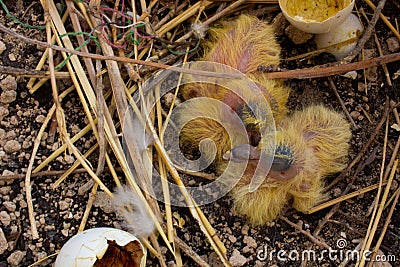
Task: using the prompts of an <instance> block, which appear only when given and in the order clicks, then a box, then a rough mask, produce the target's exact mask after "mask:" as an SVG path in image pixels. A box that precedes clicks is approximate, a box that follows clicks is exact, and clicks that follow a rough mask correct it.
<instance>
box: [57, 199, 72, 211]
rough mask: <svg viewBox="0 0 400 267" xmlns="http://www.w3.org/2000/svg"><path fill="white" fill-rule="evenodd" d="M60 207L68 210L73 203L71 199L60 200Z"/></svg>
mask: <svg viewBox="0 0 400 267" xmlns="http://www.w3.org/2000/svg"><path fill="white" fill-rule="evenodd" d="M58 205H59V208H60V210H66V209H68V208H69V206H70V205H71V200H70V199H69V201H68V200H61V201H60V202H58Z"/></svg>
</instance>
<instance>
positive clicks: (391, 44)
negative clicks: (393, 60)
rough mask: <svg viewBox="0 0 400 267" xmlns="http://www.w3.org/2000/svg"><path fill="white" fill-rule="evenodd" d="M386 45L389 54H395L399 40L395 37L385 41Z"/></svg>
mask: <svg viewBox="0 0 400 267" xmlns="http://www.w3.org/2000/svg"><path fill="white" fill-rule="evenodd" d="M386 44H387V46H388V49H389V51H390V52H392V53H393V52H396V51H397V50H399V47H400V45H399V40H398V39H397V38H396V37H390V38H387V39H386Z"/></svg>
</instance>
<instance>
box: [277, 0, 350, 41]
mask: <svg viewBox="0 0 400 267" xmlns="http://www.w3.org/2000/svg"><path fill="white" fill-rule="evenodd" d="M354 3H355V1H354V0H336V1H327V0H318V1H311V0H306V1H301V0H279V6H280V8H281V10H282V13H283V15H284V16H285V17H286V19H287V20H288V21H289V22H290V23H291V24H292V25H293V26H295V27H296V28H298V29H299V30H302V31H304V32H308V33H326V32H329V31H331V30H332V29H334V28H336V27H337V26H339V25H340V24H341V23H342V22H343V21H345V20H346V18H347V17H348V16H349V15H350V13H351V10H352V9H353V7H354Z"/></svg>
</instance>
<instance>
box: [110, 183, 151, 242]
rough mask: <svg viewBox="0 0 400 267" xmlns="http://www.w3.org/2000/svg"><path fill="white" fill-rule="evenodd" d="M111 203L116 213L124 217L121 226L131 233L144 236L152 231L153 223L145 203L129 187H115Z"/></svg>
mask: <svg viewBox="0 0 400 267" xmlns="http://www.w3.org/2000/svg"><path fill="white" fill-rule="evenodd" d="M112 204H113V206H114V209H115V212H116V214H117V215H120V216H122V217H123V218H124V220H125V224H124V225H123V226H124V227H125V228H126V229H127V230H128V231H129V232H130V233H132V234H133V235H135V236H137V237H146V236H149V235H150V234H151V233H152V232H153V231H154V229H155V225H154V222H153V220H152V219H151V218H150V216H149V215H148V213H147V211H146V208H145V204H144V203H143V202H142V200H141V199H140V198H139V197H138V195H137V193H136V192H135V191H134V190H133V189H131V188H130V187H128V186H124V187H121V188H116V190H115V193H114V198H113V199H112Z"/></svg>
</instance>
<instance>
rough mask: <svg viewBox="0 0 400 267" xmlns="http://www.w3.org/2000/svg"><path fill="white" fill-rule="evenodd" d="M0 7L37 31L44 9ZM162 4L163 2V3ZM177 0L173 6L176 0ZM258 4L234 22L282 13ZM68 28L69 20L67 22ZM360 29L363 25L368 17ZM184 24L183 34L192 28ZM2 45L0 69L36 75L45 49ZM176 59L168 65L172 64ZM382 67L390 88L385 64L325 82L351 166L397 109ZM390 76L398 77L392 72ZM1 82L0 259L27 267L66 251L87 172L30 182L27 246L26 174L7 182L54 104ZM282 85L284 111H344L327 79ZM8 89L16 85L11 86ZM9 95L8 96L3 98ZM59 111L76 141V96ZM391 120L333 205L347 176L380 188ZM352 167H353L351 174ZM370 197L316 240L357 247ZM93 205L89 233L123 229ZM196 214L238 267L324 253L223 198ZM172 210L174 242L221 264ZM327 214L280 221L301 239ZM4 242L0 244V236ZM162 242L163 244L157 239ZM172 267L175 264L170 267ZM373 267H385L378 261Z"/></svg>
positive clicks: (284, 41) (5, 21) (287, 46)
mask: <svg viewBox="0 0 400 267" xmlns="http://www.w3.org/2000/svg"><path fill="white" fill-rule="evenodd" d="M2 2H3V3H4V4H5V5H6V6H7V7H8V8H9V12H10V13H11V14H12V15H14V16H15V17H17V18H19V19H20V20H21V21H23V22H24V23H27V24H30V25H42V26H43V25H44V23H43V21H44V14H43V9H42V7H41V5H40V2H39V1H36V0H34V1H30V2H27V1H22V0H17V1H10V0H4V1H2ZM104 2H105V3H104V4H110V3H109V2H110V1H104ZM162 2H166V3H167V2H168V1H162ZM176 2H179V3H180V2H182V1H176ZM374 2H377V1H374ZM111 5H112V4H111ZM357 5H359V6H358V7H359V8H361V7H363V8H364V10H365V12H366V13H367V15H368V17H369V18H371V16H372V13H373V11H371V9H370V8H369V7H368V6H367V5H366V4H365V3H364V2H363V1H357ZM166 6H167V5H166ZM265 7H267V6H266V5H262V4H261V5H256V4H249V5H248V7H246V8H245V9H242V10H241V11H240V12H238V13H235V14H232V15H231V16H236V15H238V14H239V13H252V14H257V15H258V16H259V17H260V18H263V19H265V20H267V21H272V19H273V18H275V17H276V16H277V15H278V14H279V9H277V8H272V9H271V8H268V9H265V10H266V11H265V13H263V14H261V13H260V12H259V11H260V10H263V8H265ZM167 11H168V9H167V8H166V9H165V10H164V11H160V12H159V13H158V14H157V15H154V16H159V17H160V18H161V17H162V16H163V15H164V14H166V12H167ZM206 12H207V13H208V15H209V16H210V15H211V14H212V11H210V10H208V11H206ZM383 13H384V14H385V15H386V16H387V17H388V19H389V21H391V22H392V23H393V24H394V25H397V23H398V20H399V14H400V7H399V4H398V3H397V2H396V1H395V0H391V1H390V0H389V1H387V3H386V5H385V8H384V9H383ZM0 23H1V24H2V25H4V26H6V27H8V28H9V29H12V30H13V31H16V32H18V33H20V34H22V35H24V36H27V37H30V38H34V39H37V40H41V41H45V40H46V37H45V31H44V30H37V29H27V28H23V27H21V25H19V24H18V23H16V22H15V21H13V20H11V19H10V17H8V16H6V12H5V10H4V9H0ZM67 24H68V22H66V25H67ZM363 24H364V25H367V23H366V21H365V20H364V21H363ZM187 26H188V27H189V24H188V25H187ZM286 26H287V24H284V26H282V27H283V28H282V29H284V28H285V27H286ZM375 33H376V36H377V39H378V41H379V43H380V44H381V46H382V50H383V54H391V53H396V52H399V51H400V49H399V46H398V44H399V40H397V41H396V38H395V36H394V34H393V33H392V32H391V31H390V30H389V29H388V27H387V26H386V25H385V24H384V23H383V22H382V20H378V22H377V25H376V27H375ZM393 38H394V43H395V44H394V45H393V44H389V43H390V42H392V41H393ZM278 41H279V43H280V44H281V46H282V49H283V53H282V58H283V59H287V58H290V57H293V56H296V55H299V54H303V53H306V52H310V51H312V50H314V49H315V43H314V40H313V39H312V38H311V39H309V40H306V41H304V42H302V43H301V44H298V45H296V44H294V43H293V42H292V41H291V39H290V38H289V37H288V36H287V35H286V34H285V33H284V32H282V34H278ZM0 42H1V43H3V44H4V45H5V50H4V51H3V52H0V65H1V66H9V67H15V68H21V69H26V70H33V69H35V68H36V66H37V64H38V61H39V59H40V57H41V55H42V54H43V49H42V48H39V47H37V46H36V45H33V44H29V43H25V42H22V41H20V40H17V39H15V38H13V37H10V36H9V35H7V34H5V33H3V32H0ZM396 42H397V46H396ZM364 48H365V51H366V52H365V53H366V54H370V55H373V56H377V55H378V53H379V52H378V50H377V46H376V43H375V41H374V38H373V37H372V38H371V39H370V40H369V41H368V42H367V43H366V45H365V47H364ZM160 49H161V48H160ZM200 54H201V52H197V51H195V52H193V53H191V54H190V59H191V60H194V59H196V58H197V57H198V56H199V55H200ZM180 59H181V58H174V60H175V61H176V62H177V61H178V60H180ZM359 59H360V57H357V58H356V60H359ZM163 60H164V61H165V62H167V63H168V62H169V61H168V57H165V58H164V59H163ZM334 61H335V59H334V57H333V56H332V55H330V54H327V53H324V54H320V55H318V56H316V57H312V58H309V59H306V60H291V61H288V60H283V61H282V64H281V67H282V68H288V69H295V68H305V67H310V66H315V65H320V64H326V63H329V62H334ZM387 69H388V74H389V76H390V78H391V81H392V86H389V85H388V82H387V79H386V76H385V72H384V71H383V69H382V67H374V68H370V69H366V70H359V71H357V75H356V77H355V79H351V78H347V77H343V76H340V75H334V76H332V77H331V79H332V80H333V83H334V84H335V85H336V89H337V91H338V94H339V95H340V97H341V99H342V100H343V102H344V105H345V108H346V109H347V111H348V112H349V114H350V115H351V117H352V118H353V120H354V122H355V125H356V126H357V129H354V128H353V129H352V133H353V137H352V139H351V150H350V152H349V160H348V161H349V162H351V161H352V160H353V159H354V158H356V156H357V155H358V154H359V152H360V150H361V149H362V148H363V147H364V145H365V144H366V142H367V140H368V139H369V138H370V136H371V134H372V133H374V131H375V128H376V125H377V124H378V122H379V121H380V120H381V118H382V116H383V114H384V107H385V101H386V97H388V98H389V99H390V100H391V101H393V102H394V103H399V101H400V98H399V96H400V93H399V92H400V86H399V84H400V78H397V76H399V71H400V63H399V62H394V63H390V64H388V65H387ZM396 72H397V76H396V75H395V73H396ZM6 79H10V80H6ZM2 81H5V82H3V83H4V84H9V85H10V86H9V88H8V87H7V88H8V89H7V88H6V89H4V88H3V87H2V90H1V94H2V97H1V99H0V100H1V101H2V102H1V103H0V176H1V177H2V178H0V231H1V232H2V233H1V232H0V236H1V234H3V233H4V237H5V240H6V244H4V243H3V244H1V245H2V246H1V247H3V248H4V247H5V249H4V252H3V253H0V267H2V266H11V265H13V264H14V265H15V266H28V265H30V264H33V263H35V262H36V261H38V260H39V259H42V258H44V257H46V256H49V255H51V254H53V253H55V252H58V251H59V250H60V249H61V247H62V246H63V244H64V243H65V242H66V241H67V240H68V239H69V238H70V237H72V236H73V235H75V234H76V233H77V230H78V227H79V224H80V222H81V219H82V215H83V212H84V210H85V207H86V203H87V201H88V198H89V194H88V193H86V194H85V195H83V196H81V195H78V189H79V187H80V186H82V185H83V184H84V183H86V182H87V181H88V180H89V179H90V177H89V176H88V175H87V174H86V173H78V174H73V175H70V176H69V177H68V178H67V179H66V180H65V181H64V182H63V183H61V185H60V186H59V187H57V188H55V189H53V187H52V185H53V183H54V182H55V181H56V180H57V178H58V176H55V175H42V176H39V177H33V178H32V197H33V203H34V211H35V220H36V221H37V226H38V231H39V239H33V238H32V234H31V232H30V223H29V218H28V209H27V203H26V195H25V183H24V178H23V177H24V176H21V177H16V178H14V179H10V175H19V174H25V173H26V171H27V168H28V164H29V160H30V157H31V153H32V149H33V144H34V139H35V137H36V135H37V133H38V132H39V129H40V127H41V125H42V123H43V120H44V118H45V116H46V115H47V113H48V111H49V109H50V108H51V106H52V105H53V99H52V92H51V86H50V83H49V82H48V81H47V82H46V83H45V84H44V85H43V86H41V87H40V89H39V90H37V91H36V92H35V93H33V94H31V93H29V90H28V89H27V87H26V86H27V83H28V81H29V78H26V77H18V76H17V77H15V79H14V78H11V77H7V75H6V74H2V73H0V83H1V82H2ZM58 81H59V83H58V86H59V90H60V91H64V90H65V89H66V88H68V87H69V86H71V84H72V82H71V80H69V79H60V80H58ZM285 82H286V83H287V85H288V86H290V87H291V95H290V100H289V108H290V109H291V110H296V109H301V108H303V107H305V106H308V105H310V104H314V103H322V104H324V105H326V106H328V107H331V108H333V109H335V110H337V111H340V112H342V111H343V108H342V107H341V105H340V103H339V101H338V98H337V97H336V96H335V93H334V92H333V90H332V88H331V87H330V85H329V80H328V78H326V77H323V78H314V79H290V80H286V81H285ZM13 84H15V85H16V87H13ZM365 85H366V88H365ZM5 87H6V86H5ZM6 91H8V92H15V93H7V94H6V93H4V92H6ZM3 95H4V97H3ZM6 95H7V96H8V97H10V98H7V97H6ZM13 95H15V97H13ZM7 99H9V101H8V100H7ZM63 107H64V110H65V112H66V118H67V127H68V129H67V130H68V131H69V133H70V134H71V135H73V134H76V133H77V132H79V130H80V129H82V128H84V127H85V126H86V125H87V119H86V118H85V115H84V112H83V109H82V106H81V104H80V100H79V97H78V95H77V93H76V92H75V91H73V92H71V93H70V94H68V95H67V97H66V98H65V99H64V100H63ZM395 123H396V121H395V119H394V116H393V113H392V112H391V113H390V115H389V121H388V126H389V127H388V131H387V147H386V154H384V143H385V124H384V125H383V127H382V128H381V129H380V130H379V133H378V135H377V137H376V138H374V141H373V142H372V144H371V145H370V146H369V147H368V148H367V150H366V151H365V152H364V153H363V154H362V157H361V160H360V162H359V163H357V164H356V165H355V166H354V167H353V168H352V169H351V170H350V171H349V172H348V173H346V174H345V175H344V177H343V179H342V180H340V181H339V182H338V183H337V184H336V185H335V186H334V187H333V188H332V189H331V190H329V191H328V193H329V198H331V199H333V198H335V197H338V196H340V195H341V193H342V192H343V191H344V190H345V189H346V186H347V185H348V183H349V182H350V181H352V180H353V179H354V178H355V180H354V184H353V185H352V186H351V191H356V190H358V189H362V188H364V187H367V186H370V185H373V184H376V183H378V182H379V177H380V173H381V166H382V160H383V157H384V155H385V160H386V164H387V163H388V162H389V161H390V157H391V155H392V151H393V149H394V146H395V144H396V141H397V139H398V137H399V131H398V130H396V129H394V128H391V127H390V126H391V125H393V124H395ZM49 131H50V130H49V129H48V128H47V129H46V130H45V136H44V137H43V138H42V140H41V143H40V146H39V150H38V152H37V154H36V157H35V162H34V168H35V167H36V166H38V165H39V164H40V163H41V162H42V161H43V160H45V159H46V158H47V157H48V156H49V155H50V154H51V153H52V152H53V151H54V150H55V149H56V148H57V147H59V146H61V145H62V143H61V140H60V139H59V136H58V135H57V134H56V136H55V140H54V141H51V140H49V138H48V134H49ZM95 142H96V140H95V138H94V137H93V136H92V135H91V134H90V133H89V134H86V135H84V136H83V137H82V138H80V139H79V140H78V141H77V143H76V146H77V147H78V149H80V151H81V152H82V153H85V152H86V151H87V150H88V149H89V148H90V147H91V146H92V145H94V144H95ZM97 156H98V155H97V154H96V153H94V154H93V155H92V156H90V157H89V160H90V161H91V162H92V164H94V166H96V165H97ZM73 162H74V158H73V157H72V156H71V154H69V152H68V151H67V152H66V153H64V154H61V155H60V156H58V157H57V158H56V159H55V160H53V161H52V162H51V163H50V165H48V166H47V167H46V168H45V169H44V170H43V171H55V170H66V169H68V167H69V166H71V165H72V164H73ZM357 168H359V169H358V170H357ZM356 170H357V171H356ZM356 172H357V173H356ZM119 175H122V173H119ZM7 177H8V178H7ZM336 177H337V175H333V176H332V177H328V178H327V181H326V182H327V184H329V183H330V182H332V181H333V180H334V179H335V178H336ZM5 178H7V179H5ZM101 178H102V180H103V181H104V182H105V183H106V185H107V186H109V187H110V188H113V187H114V183H113V181H112V177H111V176H110V174H109V173H108V172H107V171H105V172H104V173H103V174H102V175H101ZM186 179H187V180H191V179H192V178H190V177H186ZM194 181H195V182H199V181H200V182H201V179H200V180H199V178H195V179H194ZM399 182H400V177H399V174H398V172H396V174H395V177H394V182H393V184H392V188H391V190H390V192H389V196H392V195H393V193H394V192H395V190H396V189H398V184H399ZM376 193H377V190H373V191H371V192H368V193H365V194H360V195H359V196H357V197H355V198H352V199H350V200H347V201H343V202H342V203H341V204H340V207H339V208H338V210H337V211H336V212H335V213H334V214H333V216H332V217H330V218H329V222H327V223H326V224H325V225H324V227H322V229H320V232H319V234H318V237H319V238H320V239H321V240H323V241H324V242H325V243H326V244H328V245H329V246H331V247H332V248H333V249H335V248H337V243H336V242H337V241H338V240H339V239H343V240H346V242H347V246H346V249H350V250H353V249H355V248H356V247H357V245H358V244H359V242H360V240H361V239H362V238H364V236H365V234H366V232H367V229H368V224H369V221H370V217H371V215H370V212H371V209H372V208H373V205H372V204H373V202H374V200H375V196H376ZM98 199H100V200H98V201H97V202H96V204H95V206H94V207H93V208H92V211H91V214H90V216H89V220H88V222H87V225H86V228H93V227H99V226H110V227H121V224H122V222H121V221H120V219H118V218H116V216H115V214H114V213H113V211H112V210H110V209H107V207H108V205H107V203H108V202H107V201H108V200H107V197H106V196H105V194H104V193H103V192H101V191H100V192H99V195H98ZM390 206H391V204H390ZM390 206H389V207H388V208H386V209H385V210H384V211H383V214H382V220H381V221H380V223H379V224H378V227H377V232H376V234H375V236H376V238H375V239H374V241H373V244H375V242H376V241H377V240H378V237H379V235H380V234H381V232H382V230H383V226H384V223H385V218H386V217H387V216H388V213H389V209H390ZM399 208H400V206H399V204H397V206H396V209H395V211H394V214H393V216H392V219H391V221H390V222H389V224H388V227H387V230H386V233H385V234H384V238H383V240H382V244H381V246H380V250H381V252H382V253H383V255H386V256H388V257H389V256H390V255H392V256H394V257H396V258H395V260H393V259H394V258H390V259H391V260H392V261H391V262H390V264H391V265H392V266H400V253H399V251H400V250H399V247H400V213H399ZM202 210H203V212H204V213H205V215H206V216H207V218H208V219H209V220H210V222H211V224H212V225H213V227H214V228H215V230H216V232H217V235H218V236H219V237H220V238H221V240H222V242H223V243H224V245H225V246H226V248H227V257H228V258H229V259H230V260H231V261H232V262H237V263H236V266H300V265H301V261H299V260H286V261H281V260H279V259H278V257H277V256H276V253H275V254H273V256H272V258H271V259H270V258H266V259H265V258H264V259H263V258H262V255H264V254H267V253H270V252H271V251H278V250H284V251H286V252H287V253H289V252H290V251H291V250H296V251H297V252H300V253H301V251H305V250H307V249H313V250H315V251H316V252H317V253H322V251H323V250H324V249H325V248H323V247H321V246H318V245H317V244H316V243H315V242H314V241H313V240H311V239H310V238H309V237H308V236H306V235H305V234H304V233H300V232H299V231H298V230H296V229H294V228H293V227H292V226H291V225H289V224H288V223H287V222H285V221H284V220H281V219H278V220H277V221H274V222H271V223H268V224H267V225H265V226H258V227H253V226H251V225H249V224H248V223H247V221H246V218H243V217H240V216H238V215H237V214H235V213H234V212H233V211H232V200H231V199H230V197H229V196H225V197H223V198H221V199H219V200H218V201H216V202H214V203H211V204H208V205H205V206H203V207H202ZM173 211H176V212H177V213H179V216H180V218H182V219H183V220H184V222H185V224H184V225H183V226H182V227H181V228H179V227H177V234H178V236H179V237H180V238H181V239H183V240H184V241H185V242H186V243H187V244H188V245H189V246H190V247H191V248H192V249H193V250H194V251H195V252H196V253H198V254H199V255H200V256H201V257H202V258H203V259H204V260H205V261H206V262H208V263H209V264H210V266H223V265H222V264H221V263H220V261H219V259H218V256H217V255H216V253H215V252H214V251H213V249H212V248H211V246H210V244H209V243H208V241H207V240H206V238H205V236H204V234H203V233H202V232H201V230H200V229H199V226H198V224H197V223H196V221H195V220H194V219H193V217H192V216H191V214H190V212H189V210H188V209H187V208H176V207H174V208H173ZM331 211H332V208H326V209H323V210H321V211H319V212H316V213H314V214H310V215H306V214H302V213H297V212H295V211H294V210H288V211H286V214H285V215H286V217H287V218H288V219H289V220H290V221H292V222H294V223H295V224H297V225H298V226H299V227H300V228H301V229H303V230H304V231H306V232H307V233H314V231H315V230H316V229H317V227H318V225H319V224H320V223H321V221H323V220H324V219H325V218H326V216H327V214H329V213H330V212H331ZM1 240H4V238H3V239H1ZM0 243H1V242H0ZM160 244H162V241H161V242H160ZM161 250H162V251H164V250H165V251H166V250H167V249H166V247H164V246H162V248H161ZM261 252H262V253H261ZM264 252H265V253H264ZM166 255H167V256H166V261H167V262H170V261H172V258H171V255H169V254H168V253H166ZM319 255H320V254H319ZM19 258H20V259H19ZM54 260H55V257H50V258H49V259H47V260H45V261H44V262H42V263H41V264H40V266H52V263H53V262H54ZM340 262H342V260H341V259H336V260H330V259H329V258H328V257H321V258H319V259H315V260H311V261H309V262H308V263H307V265H306V266H338V265H339V264H340ZM183 264H184V266H196V264H195V263H194V262H193V261H192V260H191V259H190V258H189V257H187V256H186V255H185V254H183ZM148 266H159V263H158V260H157V259H156V258H152V257H149V259H148ZM169 266H174V265H173V264H172V263H171V264H170V265H169ZM348 266H354V261H351V262H350V263H348ZM373 266H385V265H378V264H376V263H375V265H373Z"/></svg>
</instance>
